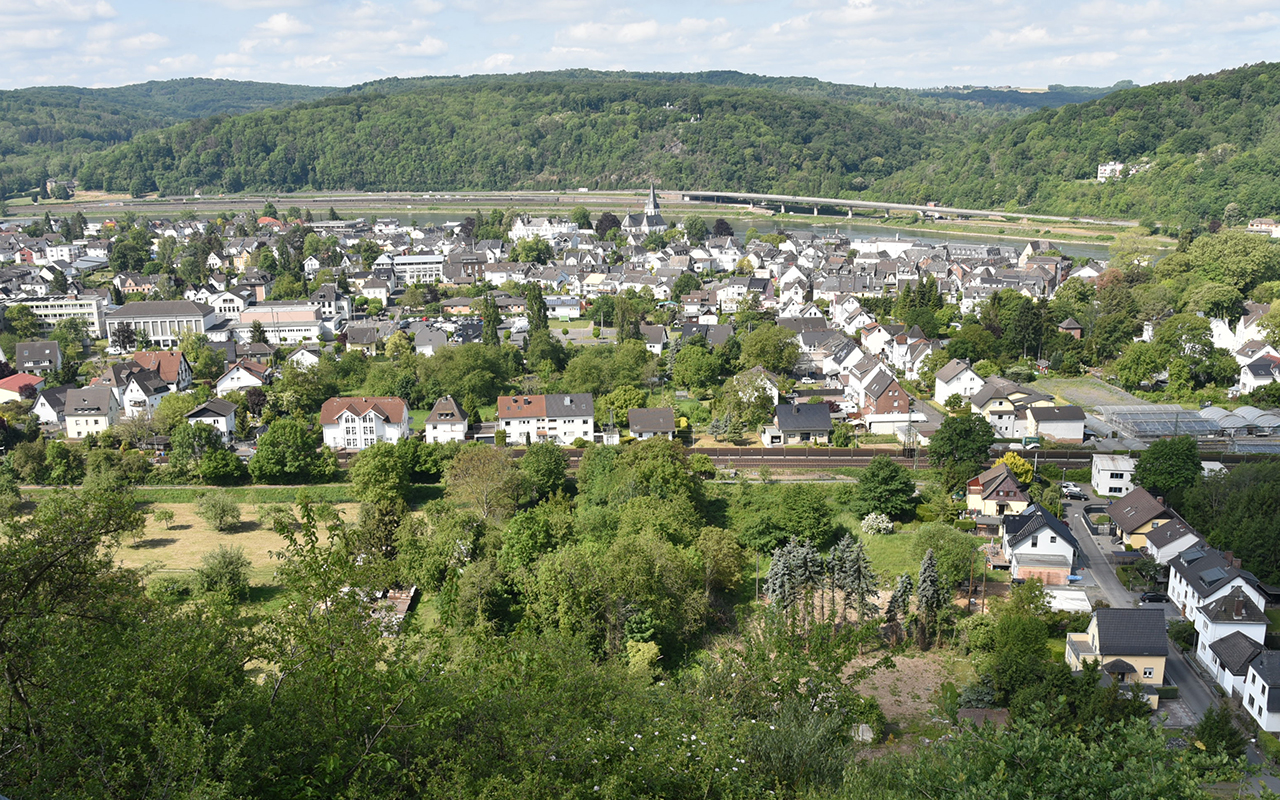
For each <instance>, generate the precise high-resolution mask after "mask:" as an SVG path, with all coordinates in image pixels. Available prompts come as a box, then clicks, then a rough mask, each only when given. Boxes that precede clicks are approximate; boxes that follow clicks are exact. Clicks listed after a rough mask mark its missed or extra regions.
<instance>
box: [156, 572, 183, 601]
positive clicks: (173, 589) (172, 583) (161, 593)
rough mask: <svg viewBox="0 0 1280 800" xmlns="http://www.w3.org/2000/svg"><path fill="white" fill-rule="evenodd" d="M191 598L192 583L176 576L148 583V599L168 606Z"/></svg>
mask: <svg viewBox="0 0 1280 800" xmlns="http://www.w3.org/2000/svg"><path fill="white" fill-rule="evenodd" d="M190 596H191V581H189V580H187V579H186V578H179V577H177V576H176V575H162V576H160V577H157V578H152V579H151V580H149V581H147V597H150V598H151V599H152V600H156V601H158V602H160V603H165V604H167V605H170V604H176V603H181V602H182V601H183V600H186V599H187V598H188V597H190Z"/></svg>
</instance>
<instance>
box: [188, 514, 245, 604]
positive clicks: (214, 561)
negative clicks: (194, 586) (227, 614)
mask: <svg viewBox="0 0 1280 800" xmlns="http://www.w3.org/2000/svg"><path fill="white" fill-rule="evenodd" d="M236 511H237V513H239V509H237V510H236ZM196 576H197V577H198V578H199V581H200V588H201V589H202V590H204V591H206V592H223V593H225V594H227V595H228V596H230V597H239V598H243V597H247V596H248V594H249V558H248V557H247V556H246V555H245V554H244V548H243V547H238V546H237V547H227V546H226V545H225V544H221V545H218V549H217V550H214V551H213V552H212V553H206V554H205V556H204V558H202V559H200V568H199V569H198V570H196Z"/></svg>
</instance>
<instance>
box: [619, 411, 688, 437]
mask: <svg viewBox="0 0 1280 800" xmlns="http://www.w3.org/2000/svg"><path fill="white" fill-rule="evenodd" d="M627 428H628V430H630V431H631V435H632V436H634V437H636V438H637V439H639V440H641V441H644V440H645V439H652V438H654V437H655V436H656V437H661V438H663V439H674V438H675V436H676V416H675V411H674V410H673V409H670V408H633V409H631V410H629V411H628V412H627Z"/></svg>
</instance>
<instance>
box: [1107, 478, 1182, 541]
mask: <svg viewBox="0 0 1280 800" xmlns="http://www.w3.org/2000/svg"><path fill="white" fill-rule="evenodd" d="M1107 512H1108V513H1109V514H1110V515H1111V521H1112V522H1114V523H1115V525H1116V529H1117V530H1119V531H1120V534H1121V535H1122V536H1123V537H1124V543H1125V544H1127V545H1130V546H1131V547H1133V549H1134V550H1141V549H1142V548H1144V547H1145V546H1146V544H1147V536H1146V535H1147V533H1149V532H1150V531H1152V530H1154V529H1155V528H1158V527H1160V526H1161V525H1163V524H1165V523H1167V522H1173V521H1174V520H1175V519H1178V518H1179V517H1178V515H1177V513H1176V512H1174V510H1173V509H1171V508H1169V507H1168V506H1167V505H1165V504H1164V502H1163V500H1160V499H1157V498H1155V497H1152V496H1151V493H1150V492H1148V491H1147V490H1146V489H1143V488H1142V487H1141V486H1139V487H1137V488H1135V489H1134V490H1133V491H1131V492H1129V493H1128V494H1126V495H1125V496H1124V497H1121V498H1120V499H1119V500H1116V501H1115V502H1113V503H1112V504H1111V505H1110V506H1109V507H1108V508H1107Z"/></svg>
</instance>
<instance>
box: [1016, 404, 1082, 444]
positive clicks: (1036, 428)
mask: <svg viewBox="0 0 1280 800" xmlns="http://www.w3.org/2000/svg"><path fill="white" fill-rule="evenodd" d="M1027 435H1028V436H1037V437H1039V438H1040V441H1041V442H1061V443H1066V444H1084V409H1082V408H1080V407H1079V406H1032V407H1030V408H1028V409H1027Z"/></svg>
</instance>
